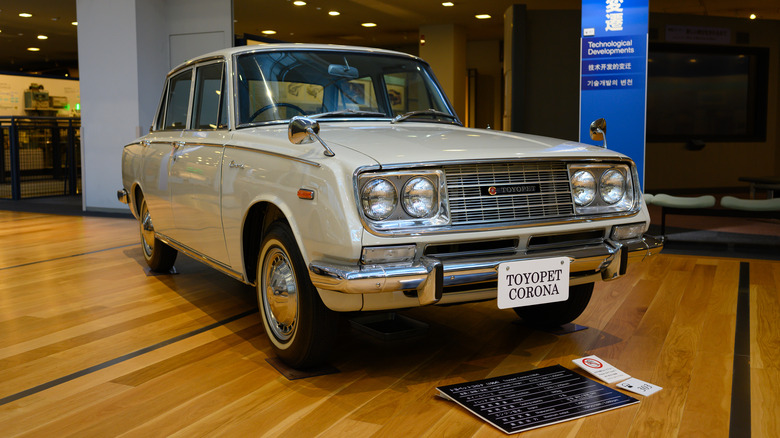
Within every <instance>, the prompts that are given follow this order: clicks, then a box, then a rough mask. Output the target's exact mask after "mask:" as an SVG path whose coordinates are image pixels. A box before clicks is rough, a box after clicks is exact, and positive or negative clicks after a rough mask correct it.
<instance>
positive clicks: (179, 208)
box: [168, 61, 230, 267]
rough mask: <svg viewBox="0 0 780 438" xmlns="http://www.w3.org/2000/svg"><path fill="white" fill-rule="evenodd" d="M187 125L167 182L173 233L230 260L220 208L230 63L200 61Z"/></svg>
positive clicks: (221, 260) (211, 256)
mask: <svg viewBox="0 0 780 438" xmlns="http://www.w3.org/2000/svg"><path fill="white" fill-rule="evenodd" d="M194 70H195V72H194V82H193V84H192V99H191V100H192V105H191V109H190V115H189V118H188V125H187V129H186V130H185V131H184V132H183V133H182V136H181V137H180V138H179V140H178V142H175V144H174V149H173V152H172V155H171V163H170V172H169V176H168V185H169V187H170V190H171V209H172V212H173V219H174V223H175V227H174V229H173V230H171V232H170V237H171V238H173V239H174V240H175V241H177V242H178V243H180V244H181V245H183V246H185V247H186V248H189V249H191V250H194V251H195V252H197V253H198V254H200V255H202V256H204V257H206V258H207V259H209V260H210V261H211V262H216V263H218V264H219V265H221V266H223V267H226V266H229V262H230V261H229V258H228V253H227V249H226V247H225V238H224V233H223V230H222V217H221V209H220V190H221V189H220V182H221V177H222V156H223V152H224V145H225V143H227V141H228V139H229V136H230V134H229V131H228V130H227V109H226V108H225V109H224V110H223V108H222V107H223V106H224V105H223V102H224V101H225V100H226V97H227V93H223V92H222V90H223V86H224V83H225V75H224V72H225V63H224V62H222V61H217V62H210V63H206V64H199V65H198V66H196V67H195V69H194Z"/></svg>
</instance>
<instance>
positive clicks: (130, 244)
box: [0, 243, 138, 271]
mask: <svg viewBox="0 0 780 438" xmlns="http://www.w3.org/2000/svg"><path fill="white" fill-rule="evenodd" d="M136 245H138V244H137V243H128V244H127V245H121V246H115V247H112V248H104V249H97V250H95V251H89V252H82V253H79V254H71V255H66V256H62V257H55V258H53V259H46V260H37V261H34V262H29V263H22V264H21V265H14V266H6V267H5V268H0V271H5V270H6V269H15V268H21V267H24V266H30V265H37V264H38V263H47V262H53V261H55V260H65V259H70V258H73V257H81V256H85V255H90V254H97V253H99V252H105V251H111V250H114V249H120V248H127V247H128V246H136Z"/></svg>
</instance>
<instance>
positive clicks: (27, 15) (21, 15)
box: [19, 12, 32, 18]
mask: <svg viewBox="0 0 780 438" xmlns="http://www.w3.org/2000/svg"><path fill="white" fill-rule="evenodd" d="M19 16H20V17H22V18H30V17H32V14H30V13H28V12H22V13H21V14H19Z"/></svg>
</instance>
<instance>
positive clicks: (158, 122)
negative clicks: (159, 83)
mask: <svg viewBox="0 0 780 438" xmlns="http://www.w3.org/2000/svg"><path fill="white" fill-rule="evenodd" d="M167 85H168V83H167V82H166V83H165V84H164V85H163V95H162V100H161V101H160V108H159V109H158V111H157V118H156V119H155V120H154V130H155V131H157V130H160V129H163V126H164V125H163V120H164V119H165V101H166V98H167V96H168V89H167V88H165V87H166V86H167Z"/></svg>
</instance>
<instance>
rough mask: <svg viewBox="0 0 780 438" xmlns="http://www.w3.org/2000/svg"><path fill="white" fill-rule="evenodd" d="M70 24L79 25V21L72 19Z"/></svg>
mask: <svg viewBox="0 0 780 438" xmlns="http://www.w3.org/2000/svg"><path fill="white" fill-rule="evenodd" d="M70 24H72V25H74V26H78V25H79V22H78V21H71V22H70Z"/></svg>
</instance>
